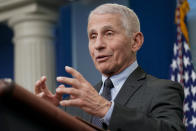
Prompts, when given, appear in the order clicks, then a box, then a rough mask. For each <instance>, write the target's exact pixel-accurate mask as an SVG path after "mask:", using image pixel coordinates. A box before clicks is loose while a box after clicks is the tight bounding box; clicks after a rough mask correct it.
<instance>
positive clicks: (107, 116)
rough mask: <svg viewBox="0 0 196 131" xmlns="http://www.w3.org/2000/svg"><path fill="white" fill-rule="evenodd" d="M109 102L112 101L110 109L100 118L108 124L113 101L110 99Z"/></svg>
mask: <svg viewBox="0 0 196 131" xmlns="http://www.w3.org/2000/svg"><path fill="white" fill-rule="evenodd" d="M111 102H112V105H111V107H110V109H109V110H108V112H107V113H106V115H105V116H104V117H103V118H102V119H103V122H104V123H106V124H107V125H109V123H110V119H111V116H112V112H113V109H114V101H111Z"/></svg>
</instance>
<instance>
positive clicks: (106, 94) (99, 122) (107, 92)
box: [92, 78, 114, 128]
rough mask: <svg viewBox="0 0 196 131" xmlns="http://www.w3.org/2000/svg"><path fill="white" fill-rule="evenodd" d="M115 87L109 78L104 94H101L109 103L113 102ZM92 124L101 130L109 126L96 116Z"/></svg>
mask: <svg viewBox="0 0 196 131" xmlns="http://www.w3.org/2000/svg"><path fill="white" fill-rule="evenodd" d="M113 87H114V85H113V83H112V81H111V80H110V78H107V79H106V80H105V82H104V88H103V92H102V93H101V96H103V97H104V98H105V99H107V100H108V101H111V99H112V97H111V89H112V88H113ZM92 124H93V125H96V126H98V127H100V128H107V125H106V124H105V123H104V122H103V119H101V118H99V117H96V116H93V118H92Z"/></svg>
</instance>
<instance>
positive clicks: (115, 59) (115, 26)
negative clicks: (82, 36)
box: [88, 14, 135, 76]
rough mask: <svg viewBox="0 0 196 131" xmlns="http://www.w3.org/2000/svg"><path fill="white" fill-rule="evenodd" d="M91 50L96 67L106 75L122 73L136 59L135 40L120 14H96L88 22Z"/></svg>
mask: <svg viewBox="0 0 196 131" xmlns="http://www.w3.org/2000/svg"><path fill="white" fill-rule="evenodd" d="M88 38H89V51H90V55H91V57H92V59H93V61H94V64H95V66H96V68H97V69H98V70H99V71H100V72H101V73H102V74H104V75H106V76H112V75H115V74H118V73H120V72H121V71H122V70H124V69H125V68H126V67H128V66H129V65H130V64H131V63H133V62H134V61H135V55H134V52H133V51H132V49H131V45H132V43H133V40H132V38H131V36H128V35H127V34H126V31H125V29H124V27H123V25H122V21H121V16H120V15H119V14H94V15H92V16H91V17H90V20H89V23H88Z"/></svg>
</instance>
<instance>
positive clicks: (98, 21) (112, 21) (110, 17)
mask: <svg viewBox="0 0 196 131" xmlns="http://www.w3.org/2000/svg"><path fill="white" fill-rule="evenodd" d="M121 17H122V16H121V15H120V14H118V13H112V14H111V13H105V14H92V15H91V16H89V19H88V26H87V31H88V32H89V31H90V30H92V29H93V28H95V27H100V26H102V27H104V28H105V27H108V28H111V27H113V26H119V27H121V26H123V22H122V18H121Z"/></svg>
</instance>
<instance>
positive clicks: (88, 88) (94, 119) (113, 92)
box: [35, 4, 185, 131]
mask: <svg viewBox="0 0 196 131" xmlns="http://www.w3.org/2000/svg"><path fill="white" fill-rule="evenodd" d="M88 39H89V52H90V55H91V57H92V60H93V62H94V65H95V67H96V69H97V70H98V71H99V72H100V73H101V74H102V80H101V81H100V82H99V83H98V84H97V85H96V86H94V87H93V86H92V85H91V84H90V83H89V82H88V81H87V80H86V79H85V78H84V77H83V76H82V75H81V74H80V73H79V72H78V71H76V70H75V69H73V68H71V67H68V66H66V67H65V70H66V72H68V73H70V74H71V75H72V76H73V78H69V77H57V81H58V82H61V83H63V84H68V85H70V86H71V87H70V88H67V87H65V86H64V85H60V86H59V87H58V88H57V89H56V94H52V93H51V92H50V91H49V90H48V88H47V86H46V83H45V82H46V77H45V76H43V77H42V78H41V79H40V80H38V81H37V83H36V85H35V93H36V95H37V96H40V97H42V98H44V99H47V100H49V101H50V102H52V103H53V104H55V105H59V104H60V105H61V106H66V107H69V106H75V107H79V108H80V109H82V110H83V111H84V112H86V113H88V114H89V115H91V117H89V121H90V122H91V123H92V124H94V125H96V126H99V127H101V128H108V129H110V130H111V131H117V130H118V131H120V130H122V131H130V130H132V131H184V130H185V127H184V125H183V109H182V106H183V99H184V93H183V89H182V87H181V86H180V85H179V84H178V83H175V82H172V81H169V80H163V79H158V78H155V77H153V76H151V75H148V74H146V73H145V72H144V71H143V70H142V69H141V67H140V66H139V65H138V63H137V59H136V53H137V51H138V50H139V49H140V48H141V46H142V44H143V41H144V37H143V34H142V33H141V32H140V23H139V20H138V17H137V15H136V14H135V13H134V12H133V11H132V10H131V9H129V8H127V7H125V6H122V5H118V4H103V5H100V6H98V7H97V8H95V9H94V10H93V11H91V13H90V15H89V18H88ZM63 94H69V95H70V98H69V99H67V100H63V99H62V95H63ZM84 119H85V118H84Z"/></svg>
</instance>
